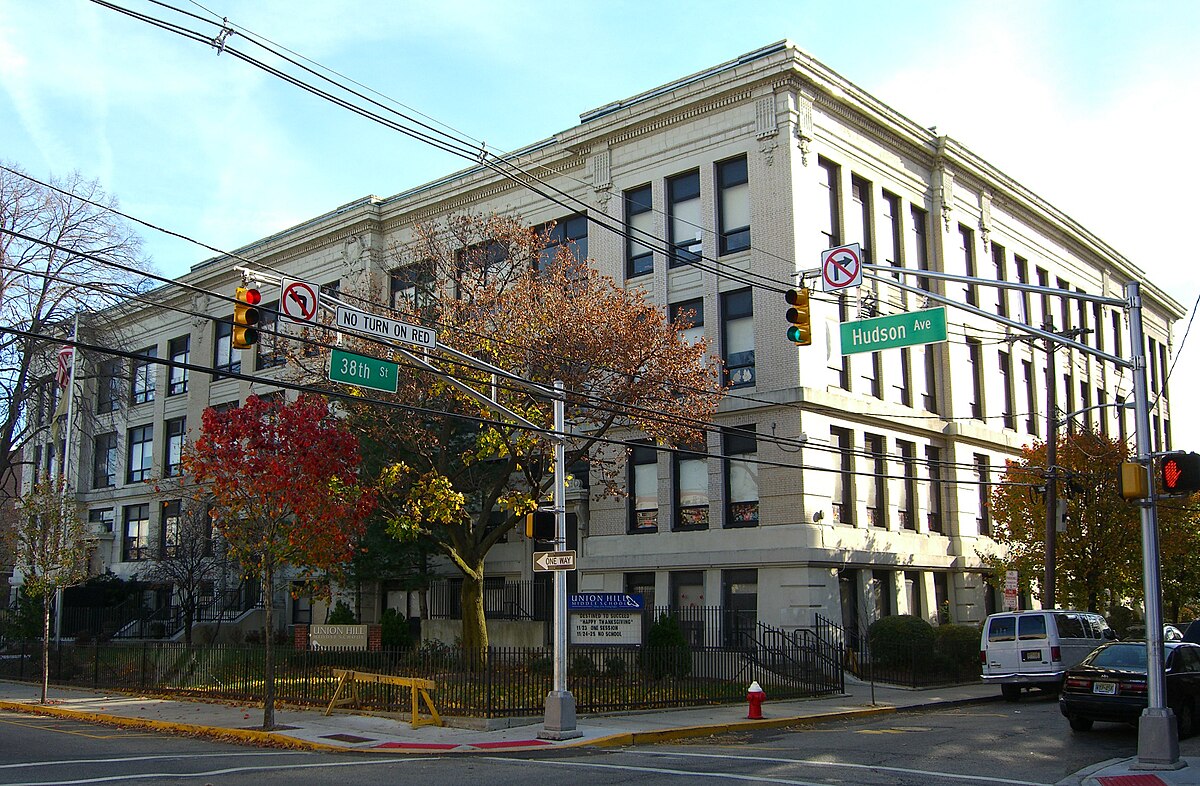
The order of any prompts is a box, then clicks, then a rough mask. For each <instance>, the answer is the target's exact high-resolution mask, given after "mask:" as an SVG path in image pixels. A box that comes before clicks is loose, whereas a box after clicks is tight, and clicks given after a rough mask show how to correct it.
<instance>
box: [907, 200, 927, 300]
mask: <svg viewBox="0 0 1200 786" xmlns="http://www.w3.org/2000/svg"><path fill="white" fill-rule="evenodd" d="M909 214H910V216H911V217H912V247H913V254H915V255H916V258H917V270H928V269H929V232H928V226H927V225H928V223H929V213H927V212H925V211H924V210H922V209H921V208H919V207H917V206H916V205H913V206H912V207H911V208H910V209H909ZM917 286H918V287H920V288H921V289H923V290H925V291H926V292H928V291H929V279H928V278H918V279H917Z"/></svg>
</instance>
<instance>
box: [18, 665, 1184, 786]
mask: <svg viewBox="0 0 1200 786" xmlns="http://www.w3.org/2000/svg"><path fill="white" fill-rule="evenodd" d="M39 696H40V690H39V686H38V685H36V684H30V683H22V682H6V681H0V710H14V711H21V712H32V713H38V714H43V715H52V716H57V717H63V718H70V719H75V720H83V721H91V722H99V723H108V724H113V725H118V726H127V727H135V728H146V729H155V730H159V731H163V732H181V733H187V734H198V735H203V736H207V737H211V738H213V739H219V740H227V741H241V742H248V743H255V744H265V745H272V746H278V747H288V748H301V749H307V750H326V751H370V752H372V753H381V752H394V753H423V754H429V753H471V752H495V751H496V750H505V751H517V750H547V751H549V750H553V749H556V748H567V747H577V746H583V745H590V746H622V745H636V744H646V743H654V742H667V741H670V740H677V739H684V738H687V737H704V736H708V735H711V734H717V733H721V732H727V731H735V730H749V729H766V728H780V727H784V726H792V725H796V724H800V723H806V722H807V723H816V722H820V721H825V720H832V719H835V718H850V717H863V716H870V715H880V714H886V713H891V712H896V711H898V710H907V709H918V708H922V707H934V706H953V705H956V704H974V703H982V702H990V701H998V700H999V699H1000V695H999V691H998V690H997V689H996V687H995V686H991V685H982V684H978V685H955V686H950V687H945V688H932V689H926V690H905V689H901V688H893V687H885V686H879V685H877V686H875V688H874V691H873V692H872V688H871V686H870V685H867V684H862V683H853V684H851V683H850V682H849V681H848V682H847V685H846V693H845V694H843V695H840V696H832V697H823V698H818V699H802V700H788V701H776V702H772V701H770V697H768V701H767V702H766V704H765V705H764V706H763V715H764V716H765V718H764V719H763V720H747V719H746V712H747V707H746V706H745V705H723V706H716V707H694V708H687V709H678V710H674V709H672V710H652V711H647V712H630V713H621V714H606V715H589V716H581V717H580V718H579V719H578V722H577V727H578V731H579V732H580V736H579V737H577V738H575V739H571V740H562V741H557V740H542V739H538V732H539V731H541V730H542V722H541V719H540V718H535V719H528V723H526V725H514V726H511V727H509V728H503V729H493V730H480V729H470V728H459V727H452V726H442V727H438V726H420V727H418V728H413V727H412V726H411V725H410V724H409V723H408V722H407V720H406V719H405V720H400V719H397V718H395V717H381V716H376V715H358V714H354V713H353V712H347V711H339V712H335V713H334V714H332V715H329V716H325V715H324V713H323V711H322V710H320V709H316V708H312V709H298V708H294V707H290V706H285V707H277V708H276V710H275V723H276V728H275V729H274V730H273V731H270V732H266V731H263V730H262V728H261V727H262V707H261V706H255V705H248V704H227V703H218V702H207V701H203V702H202V701H188V700H186V699H178V700H177V699H161V698H151V697H145V696H137V695H134V694H120V693H112V692H105V691H99V690H88V689H77V688H64V687H56V686H52V687H51V689H50V703H49V704H47V705H40V704H38V703H37V700H38V697H39ZM872 696H873V698H874V703H872ZM449 720H450V722H454V719H449ZM1135 763H1136V760H1113V761H1109V762H1102V763H1101V764H1098V765H1096V766H1094V767H1091V768H1088V769H1087V770H1083V771H1081V772H1079V773H1076V774H1075V775H1073V776H1070V777H1068V778H1067V779H1064V780H1063V781H1062V782H1061V784H1062V786H1164V785H1166V786H1182V785H1183V784H1197V783H1200V759H1191V760H1188V764H1189V765H1190V766H1188V767H1185V768H1183V769H1181V770H1174V771H1167V772H1162V771H1156V772H1153V773H1149V772H1142V771H1135V770H1131V765H1133V764H1135ZM1130 778H1134V779H1135V780H1130ZM1154 778H1157V780H1153V779H1154Z"/></svg>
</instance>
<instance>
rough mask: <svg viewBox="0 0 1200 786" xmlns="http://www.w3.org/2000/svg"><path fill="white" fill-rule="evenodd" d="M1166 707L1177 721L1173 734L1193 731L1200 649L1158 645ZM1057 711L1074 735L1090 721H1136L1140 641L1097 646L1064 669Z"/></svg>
mask: <svg viewBox="0 0 1200 786" xmlns="http://www.w3.org/2000/svg"><path fill="white" fill-rule="evenodd" d="M1163 655H1164V663H1165V667H1166V670H1165V685H1166V693H1167V706H1169V707H1170V708H1171V711H1172V712H1174V713H1175V717H1176V719H1177V720H1178V722H1179V736H1180V737H1188V736H1190V735H1191V734H1192V733H1193V732H1194V731H1195V730H1196V711H1197V709H1200V645H1197V644H1190V643H1188V642H1183V641H1170V642H1164V643H1163ZM1058 708H1059V709H1060V710H1062V714H1063V715H1065V716H1066V718H1067V720H1068V721H1070V723H1071V728H1072V729H1074V730H1075V731H1087V730H1088V729H1090V728H1092V723H1093V722H1094V721H1098V720H1099V721H1115V722H1117V723H1137V720H1138V717H1139V716H1140V715H1141V714H1142V710H1144V709H1146V643H1145V642H1144V641H1114V642H1110V643H1108V644H1104V645H1102V646H1101V647H1098V648H1097V649H1096V651H1095V652H1093V653H1092V654H1091V655H1088V656H1087V657H1086V658H1084V659H1083V661H1082V662H1081V663H1080V664H1079V665H1078V666H1075V667H1074V668H1072V669H1068V670H1067V673H1066V676H1065V677H1064V679H1063V687H1062V693H1061V694H1060V695H1059V699H1058Z"/></svg>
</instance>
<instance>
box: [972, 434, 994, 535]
mask: <svg viewBox="0 0 1200 786" xmlns="http://www.w3.org/2000/svg"><path fill="white" fill-rule="evenodd" d="M991 474H992V473H991V468H990V467H989V466H988V457H987V456H985V455H984V454H982V453H976V454H975V476H976V478H978V480H979V518H978V519H977V520H976V522H977V523H978V524H979V534H980V535H991V534H992V517H991V514H990V513H989V512H988V493H989V492H990V491H991V485H990V484H991Z"/></svg>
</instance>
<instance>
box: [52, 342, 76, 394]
mask: <svg viewBox="0 0 1200 786" xmlns="http://www.w3.org/2000/svg"><path fill="white" fill-rule="evenodd" d="M74 356H75V347H63V348H62V349H60V350H58V373H57V374H55V375H54V381H55V382H57V383H58V386H59V387H60V388H63V389H65V388H66V387H67V385H69V384H70V383H71V360H72V359H73V358H74Z"/></svg>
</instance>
